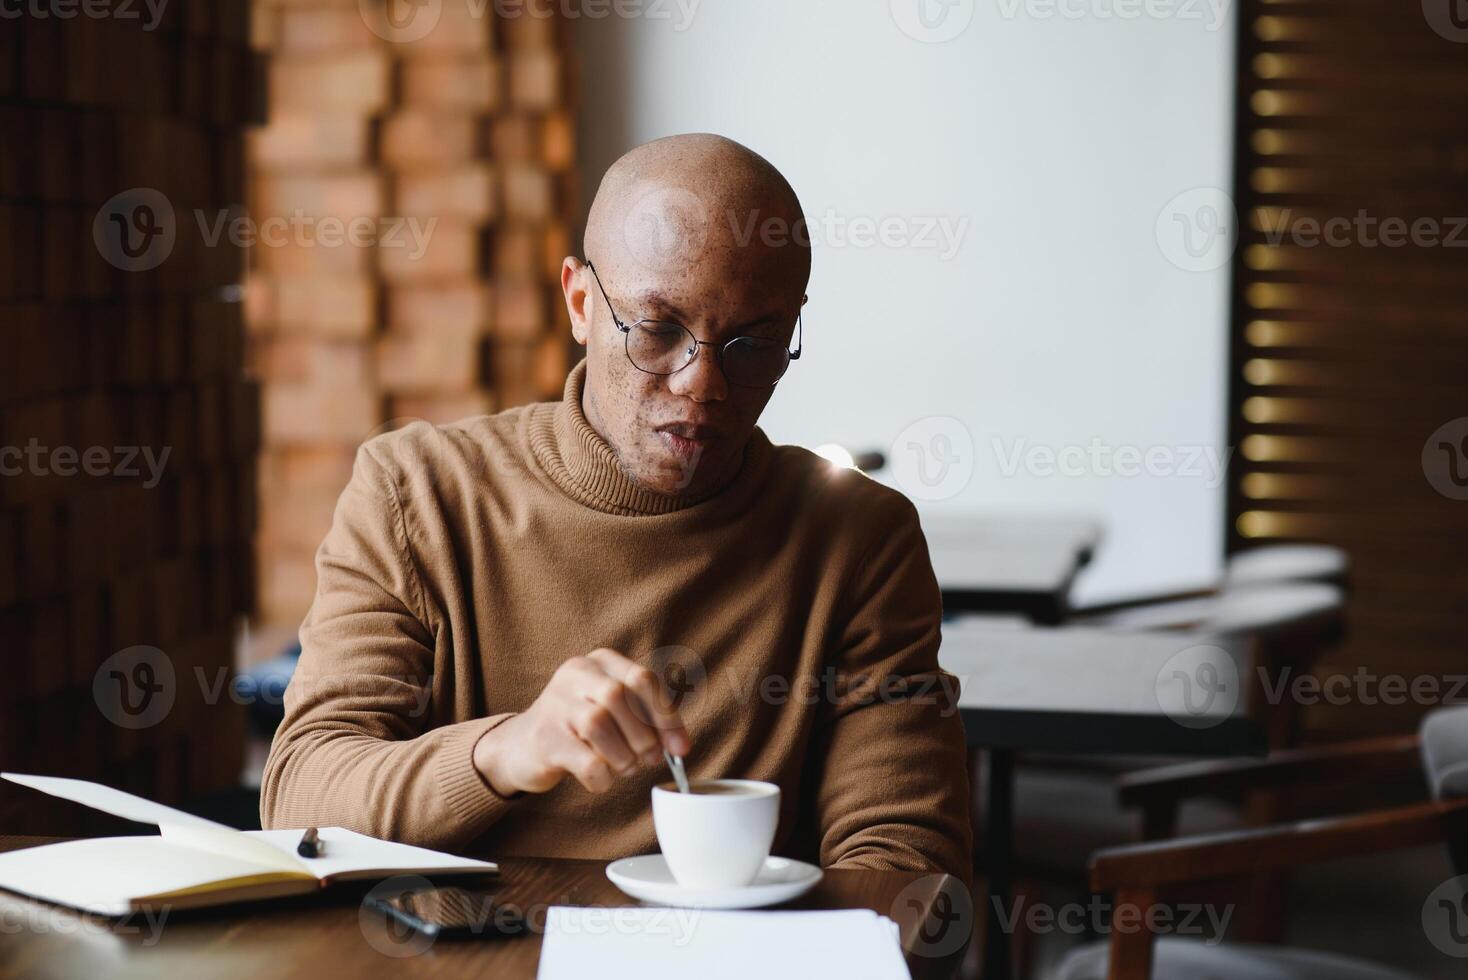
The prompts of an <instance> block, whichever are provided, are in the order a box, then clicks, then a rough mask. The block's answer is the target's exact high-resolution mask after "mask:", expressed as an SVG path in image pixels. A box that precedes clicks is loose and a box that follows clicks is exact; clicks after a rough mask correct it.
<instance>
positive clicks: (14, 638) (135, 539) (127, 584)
mask: <svg viewBox="0 0 1468 980" xmlns="http://www.w3.org/2000/svg"><path fill="white" fill-rule="evenodd" d="M130 7H131V10H128V9H125V8H122V7H121V6H120V5H112V7H111V8H107V7H106V6H105V5H104V6H103V7H102V8H97V7H95V6H93V10H94V11H96V10H98V9H102V10H103V13H102V14H101V15H99V16H92V15H89V14H87V13H85V12H83V11H82V10H81V9H80V8H74V9H72V10H71V14H72V16H70V17H65V18H63V17H61V16H58V15H57V10H56V9H52V8H43V9H42V11H41V12H40V13H33V12H29V11H32V10H34V9H35V7H34V5H27V8H26V10H25V11H21V12H20V14H19V16H15V17H9V18H7V19H5V20H4V21H0V147H3V154H0V331H3V337H4V349H3V354H0V650H3V651H4V657H3V660H0V663H3V665H4V666H3V670H4V677H3V679H0V768H5V769H17V770H21V771H31V772H42V773H54V774H61V775H72V776H80V777H84V778H94V779H103V780H105V781H106V782H108V783H111V784H113V785H116V786H120V787H125V788H129V789H132V790H135V791H138V792H142V793H145V794H149V795H153V796H156V797H158V798H160V799H163V800H178V799H183V798H186V797H189V796H193V795H196V794H199V793H202V792H206V791H208V790H210V789H213V788H216V787H219V786H223V785H225V784H228V783H232V782H233V781H234V780H235V778H236V777H237V775H238V772H239V767H240V744H241V736H242V731H243V719H242V717H241V713H240V709H239V707H238V706H237V705H234V704H232V703H231V702H230V700H229V698H228V697H227V694H226V693H225V692H226V691H227V688H223V689H222V688H220V686H219V683H220V681H221V680H224V679H227V675H228V672H229V670H230V668H231V665H232V662H233V644H234V632H235V628H236V622H237V619H238V616H239V614H240V613H241V612H243V611H245V610H247V609H248V607H249V604H250V598H251V591H252V584H253V583H252V579H253V572H252V568H251V557H250V547H249V543H250V540H251V536H252V531H253V510H254V496H255V491H254V484H255V454H256V449H257V444H258V439H257V420H258V403H257V397H256V391H255V389H254V388H253V387H252V386H251V385H249V384H247V383H245V382H243V381H242V380H241V378H242V372H241V367H242V363H243V360H244V330H243V318H242V304H241V303H240V302H239V300H240V298H241V294H240V289H239V286H238V283H239V281H240V279H241V275H242V258H241V252H240V250H239V249H238V248H235V247H233V246H232V245H231V244H230V243H229V242H228V241H219V242H217V243H215V244H214V245H210V244H209V242H208V239H207V237H206V236H203V235H201V234H200V233H199V232H198V230H197V226H198V223H197V221H196V215H213V214H215V213H217V212H218V211H219V210H220V209H223V208H227V207H228V206H229V205H230V204H232V203H234V202H239V201H241V200H242V199H243V197H242V195H243V192H244V186H243V185H244V177H243V163H244V140H243V127H244V126H245V125H246V123H247V122H248V121H249V120H250V119H251V118H252V117H255V116H258V114H259V110H260V108H261V107H262V106H261V103H262V99H261V98H260V96H259V95H258V94H257V93H258V92H259V91H260V87H259V86H258V84H257V83H256V79H257V78H258V74H259V73H258V72H257V71H255V70H254V56H253V55H252V53H251V52H250V50H249V46H248V41H249V36H248V31H249V25H248V16H249V11H248V7H247V5H246V2H245V0H237V2H235V0H231V2H226V0H215V2H213V3H208V4H205V3H189V4H184V3H172V4H168V5H166V6H165V8H164V10H163V16H162V18H161V20H160V21H159V22H157V23H149V21H148V18H149V13H148V11H147V10H146V9H145V5H142V4H135V5H130ZM77 809H78V808H75V807H71V808H70V810H69V811H68V810H65V808H62V810H60V811H58V810H57V809H55V808H54V807H52V806H51V805H50V804H48V801H47V798H44V797H40V796H39V794H36V793H34V792H32V791H29V790H21V789H19V788H17V787H9V786H7V787H6V788H5V789H4V790H3V791H0V825H3V826H4V827H5V828H6V830H7V832H12V833H14V832H27V831H29V832H38V831H50V832H57V831H59V830H64V829H67V828H68V827H74V826H76V824H75V822H72V823H67V822H65V818H66V817H67V816H68V815H71V816H74V815H75V812H76V811H77ZM58 813H60V814H61V815H60V816H57V814H58Z"/></svg>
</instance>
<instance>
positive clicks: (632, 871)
mask: <svg viewBox="0 0 1468 980" xmlns="http://www.w3.org/2000/svg"><path fill="white" fill-rule="evenodd" d="M821 875H822V872H821V869H820V868H818V867H816V866H815V865H813V864H806V863H805V862H804V861H793V860H791V859H790V858H780V857H771V858H765V866H764V867H763V868H761V869H760V873H759V874H758V875H756V876H755V879H754V881H753V882H752V883H750V884H748V885H744V886H742V887H739V888H684V887H682V886H681V885H679V884H678V883H677V882H676V881H674V880H673V873H672V872H671V871H669V870H668V863H667V862H666V861H664V860H663V856H662V855H661V854H643V855H641V856H640V857H630V858H622V860H620V861H613V862H612V863H611V864H609V865H607V877H608V878H610V879H611V880H612V884H614V885H616V886H617V887H618V888H620V889H622V891H624V892H626V893H627V894H628V895H631V896H632V897H633V898H640V899H642V900H643V901H644V902H651V903H652V904H654V905H677V906H682V907H683V908H698V909H757V908H763V907H764V906H766V905H778V904H779V903H780V902H788V901H790V899H792V898H796V897H798V896H800V895H804V894H805V893H806V892H808V891H810V890H811V889H812V888H814V887H815V886H816V884H817V883H818V882H819V881H820V880H821Z"/></svg>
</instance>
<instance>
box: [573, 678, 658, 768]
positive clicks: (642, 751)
mask: <svg viewBox="0 0 1468 980" xmlns="http://www.w3.org/2000/svg"><path fill="white" fill-rule="evenodd" d="M590 697H591V700H592V701H593V702H595V703H597V704H599V705H601V706H602V707H604V708H606V709H607V710H608V711H610V712H611V714H612V718H613V719H614V720H615V721H616V722H617V727H618V728H620V729H621V731H622V737H623V738H624V739H626V740H627V744H628V746H630V747H631V749H632V751H633V753H635V754H636V755H637V756H638V757H639V758H641V759H642V760H643V761H645V762H652V761H654V760H656V759H657V758H658V755H659V751H658V750H659V749H660V748H661V746H662V743H661V742H659V741H658V733H657V732H656V731H654V730H653V729H652V727H651V726H650V725H649V724H648V722H647V720H646V719H645V718H644V717H643V715H644V712H642V711H641V710H640V708H639V707H638V706H637V705H636V704H635V702H636V700H637V695H636V694H634V693H632V691H631V690H630V689H629V688H628V687H627V686H626V685H625V684H623V683H622V682H621V681H618V680H613V679H612V678H611V677H607V678H606V682H605V683H604V684H599V685H597V688H596V689H595V690H593V691H592V692H591V694H590Z"/></svg>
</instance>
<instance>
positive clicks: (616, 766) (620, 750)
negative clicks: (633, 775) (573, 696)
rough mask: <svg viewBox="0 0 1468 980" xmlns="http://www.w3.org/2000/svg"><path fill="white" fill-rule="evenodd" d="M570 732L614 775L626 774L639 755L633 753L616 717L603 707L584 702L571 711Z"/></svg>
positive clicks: (591, 701)
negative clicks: (602, 761)
mask: <svg viewBox="0 0 1468 980" xmlns="http://www.w3.org/2000/svg"><path fill="white" fill-rule="evenodd" d="M571 730H572V731H573V732H575V733H576V736H577V737H578V738H580V739H581V741H583V742H585V743H586V744H587V745H589V746H591V747H592V748H593V749H595V750H596V753H597V755H599V756H601V757H602V759H604V760H605V761H606V764H607V766H609V767H610V769H611V771H613V772H626V771H627V770H628V769H630V768H632V767H633V766H635V765H636V764H637V759H638V756H639V755H640V754H641V753H638V752H634V751H632V748H631V746H629V745H628V744H627V739H626V738H625V737H624V736H623V735H622V728H621V726H620V725H619V724H618V723H617V719H616V717H615V716H614V715H613V714H612V712H611V709H609V708H607V707H606V705H603V704H599V703H597V702H596V701H593V700H590V699H589V698H588V699H585V700H582V701H581V702H580V703H579V704H576V705H574V706H573V707H572V709H571Z"/></svg>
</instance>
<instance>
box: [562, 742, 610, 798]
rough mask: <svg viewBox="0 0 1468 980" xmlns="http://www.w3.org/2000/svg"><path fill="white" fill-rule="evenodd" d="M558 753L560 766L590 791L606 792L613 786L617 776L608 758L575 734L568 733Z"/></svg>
mask: <svg viewBox="0 0 1468 980" xmlns="http://www.w3.org/2000/svg"><path fill="white" fill-rule="evenodd" d="M557 755H558V756H559V758H558V760H557V762H558V764H559V765H560V767H561V768H562V769H564V770H566V772H568V773H570V774H571V776H572V777H573V778H574V779H575V780H576V781H577V782H578V783H580V784H581V785H582V786H585V787H586V788H587V790H589V791H590V792H593V793H605V792H606V791H607V790H609V789H611V788H612V783H613V781H614V780H615V779H616V777H615V776H613V775H612V770H611V769H610V768H609V767H608V766H607V763H606V760H605V759H604V758H602V756H601V754H600V753H598V752H597V751H596V750H595V749H593V748H592V747H591V746H590V745H588V744H587V743H585V742H583V741H581V739H579V738H577V737H576V736H575V735H574V734H571V733H569V732H568V733H567V736H566V744H565V745H564V746H563V747H562V748H561V750H560V752H558V753H557Z"/></svg>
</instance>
